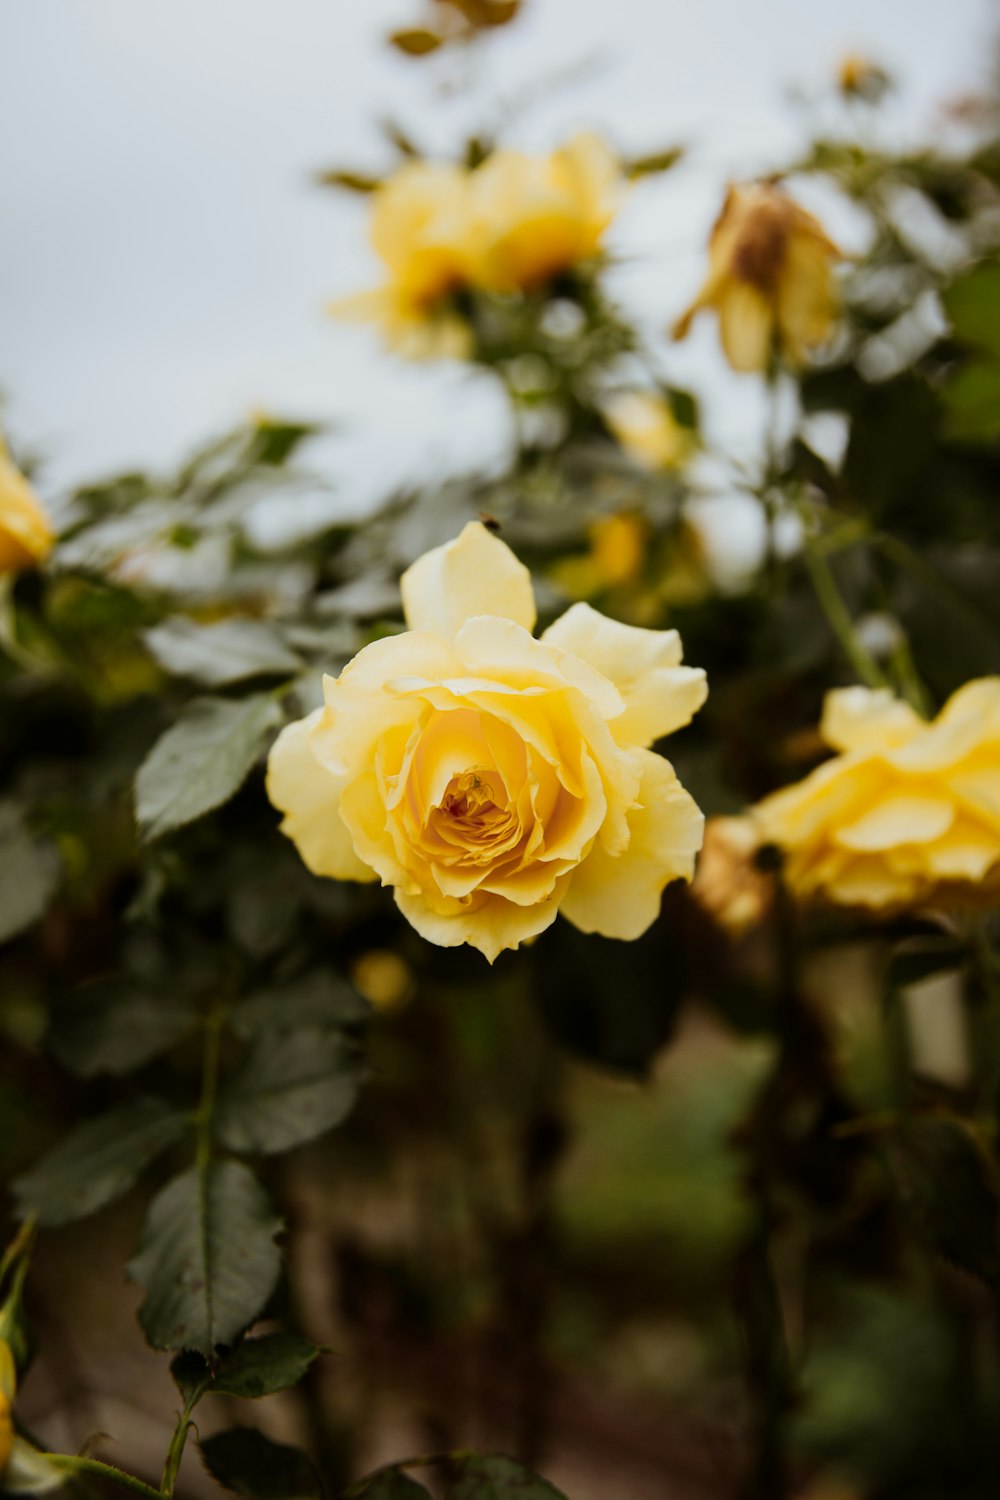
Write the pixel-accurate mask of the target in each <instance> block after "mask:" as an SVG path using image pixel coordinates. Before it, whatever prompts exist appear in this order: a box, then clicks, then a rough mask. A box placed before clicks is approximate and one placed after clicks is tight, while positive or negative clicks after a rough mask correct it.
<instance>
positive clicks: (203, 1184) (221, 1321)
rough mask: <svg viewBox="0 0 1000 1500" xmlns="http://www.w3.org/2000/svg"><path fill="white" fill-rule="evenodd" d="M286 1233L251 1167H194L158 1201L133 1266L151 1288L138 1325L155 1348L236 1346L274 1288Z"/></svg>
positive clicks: (209, 1351) (202, 1349)
mask: <svg viewBox="0 0 1000 1500" xmlns="http://www.w3.org/2000/svg"><path fill="white" fill-rule="evenodd" d="M281 1228H282V1223H281V1220H280V1219H279V1218H278V1217H277V1216H276V1215H275V1213H274V1210H273V1209H272V1207H271V1203H270V1201H269V1199H268V1197H267V1195H266V1193H265V1192H264V1190H263V1188H262V1187H261V1186H260V1183H259V1182H258V1181H257V1179H256V1177H255V1176H254V1174H253V1173H252V1172H251V1171H250V1169H249V1167H245V1166H243V1165H242V1163H240V1162H234V1161H223V1162H219V1161H213V1162H210V1163H208V1165H207V1166H205V1167H203V1168H199V1167H197V1166H196V1167H192V1168H191V1169H190V1171H187V1172H184V1173H183V1174H182V1175H181V1176H180V1177H175V1178H174V1179H173V1181H172V1182H169V1183H168V1184H167V1186H166V1187H165V1188H164V1189H163V1191H162V1192H161V1193H159V1194H158V1195H157V1197H156V1198H154V1200H153V1202H152V1204H151V1205H150V1208H149V1213H148V1214H147V1215H146V1222H145V1224H144V1226H143V1232H142V1242H141V1244H140V1246H139V1250H138V1253H137V1254H136V1255H135V1256H134V1257H133V1259H132V1261H131V1262H130V1264H129V1267H128V1274H129V1276H130V1277H131V1279H132V1280H133V1281H137V1282H138V1283H139V1285H140V1286H143V1287H145V1289H146V1299H145V1301H144V1302H143V1304H142V1306H141V1307H140V1309H139V1321H140V1322H141V1324H142V1326H143V1329H144V1331H145V1334H146V1337H147V1339H148V1340H149V1342H150V1343H151V1344H152V1345H153V1347H154V1349H196V1350H198V1352H199V1353H201V1354H205V1355H207V1356H211V1355H212V1353H213V1351H214V1350H215V1346H216V1345H217V1344H231V1343H232V1342H233V1341H234V1340H235V1339H236V1337H237V1335H238V1334H240V1333H242V1331H243V1329H244V1328H246V1327H247V1326H248V1325H249V1324H250V1323H252V1322H253V1320H254V1318H255V1317H257V1315H258V1313H259V1312H260V1310H261V1308H262V1307H263V1306H264V1304H265V1303H266V1301H267V1299H268V1297H269V1296H270V1295H271V1292H272V1291H273V1289H274V1285H275V1282H276V1281H277V1279H278V1272H279V1270H280V1268H281V1252H280V1250H279V1249H278V1247H277V1245H276V1244H275V1236H276V1235H277V1234H278V1233H279V1231H280V1230H281Z"/></svg>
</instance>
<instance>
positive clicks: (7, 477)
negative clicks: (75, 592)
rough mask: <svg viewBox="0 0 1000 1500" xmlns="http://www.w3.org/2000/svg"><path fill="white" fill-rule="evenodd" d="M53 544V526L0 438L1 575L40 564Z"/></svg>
mask: <svg viewBox="0 0 1000 1500" xmlns="http://www.w3.org/2000/svg"><path fill="white" fill-rule="evenodd" d="M52 542H53V531H52V526H51V524H50V522H49V518H48V516H47V515H46V514H45V511H44V510H43V509H42V503H41V501H40V500H39V498H38V496H37V495H36V494H35V491H34V490H33V489H32V487H31V485H30V484H29V483H28V481H27V480H26V479H25V477H24V475H23V474H22V473H21V472H20V470H19V469H18V468H17V467H16V466H15V465H14V464H13V463H12V462H11V460H10V458H9V457H8V456H7V450H6V448H5V446H4V444H3V441H2V439H0V574H2V573H13V572H20V570H21V569H22V568H29V567H32V566H33V565H34V564H35V563H39V562H41V561H42V559H43V558H45V557H46V556H47V555H48V553H49V551H50V550H51V547H52Z"/></svg>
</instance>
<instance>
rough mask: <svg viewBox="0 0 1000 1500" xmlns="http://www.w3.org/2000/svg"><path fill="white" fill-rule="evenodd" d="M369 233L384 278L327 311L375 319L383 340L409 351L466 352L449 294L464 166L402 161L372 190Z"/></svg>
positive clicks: (458, 281)
mask: <svg viewBox="0 0 1000 1500" xmlns="http://www.w3.org/2000/svg"><path fill="white" fill-rule="evenodd" d="M369 236H370V239H371V243H372V246H373V248H374V250H375V252H376V254H377V255H378V256H379V258H380V260H381V261H382V263H383V265H384V266H385V268H386V270H387V271H388V273H389V276H388V280H387V281H386V282H385V284H384V285H383V286H381V287H376V288H375V289H374V290H372V291H368V292H361V293H359V294H357V295H356V296H353V297H344V298H341V299H340V300H339V301H337V302H334V303H331V305H330V311H331V312H332V313H333V314H334V315H335V316H337V317H342V318H354V319H359V320H361V321H363V322H373V323H376V324H378V325H379V327H380V328H381V330H382V333H383V335H384V337H385V339H386V342H387V343H388V344H389V345H390V347H391V348H393V349H395V350H396V351H397V353H400V354H403V355H406V356H408V357H410V358H432V357H449V356H450V357H454V358H461V357H463V356H464V355H465V354H467V353H468V351H469V339H470V334H469V328H468V325H467V324H466V323H465V321H464V319H462V318H461V317H459V316H458V314H457V313H456V312H454V310H453V309H452V308H451V307H450V306H449V303H448V299H449V297H450V295H451V293H453V292H454V291H456V290H457V289H458V288H459V287H460V286H462V285H464V284H465V281H466V279H467V277H466V267H467V264H468V258H469V243H470V240H469V236H470V218H469V195H468V173H467V172H465V171H464V170H463V169H462V168H461V167H456V166H449V165H447V164H445V163H443V162H424V161H414V162H407V164H406V165H405V166H404V167H401V168H400V170H399V171H398V172H396V173H395V174H394V176H392V177H390V178H388V179H387V180H386V181H385V182H384V183H382V185H381V186H380V187H379V188H378V189H376V191H375V193H374V195H373V201H372V213H371V223H370V226H369Z"/></svg>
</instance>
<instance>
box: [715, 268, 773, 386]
mask: <svg viewBox="0 0 1000 1500" xmlns="http://www.w3.org/2000/svg"><path fill="white" fill-rule="evenodd" d="M718 308H719V335H720V337H721V339H722V347H723V349H724V350H725V354H726V358H727V359H728V361H729V363H730V364H731V365H732V367H733V369H734V370H739V371H740V372H741V373H746V374H749V373H752V372H754V371H760V370H766V369H767V366H768V363H769V361H770V358H771V344H772V341H773V337H774V312H773V309H772V307H771V304H770V302H769V301H768V299H767V297H765V296H764V295H763V293H762V292H759V291H758V290H757V288H756V287H753V286H750V285H749V284H748V283H747V282H741V281H731V282H729V283H728V284H727V285H726V286H725V288H724V289H723V291H722V293H721V294H720V297H719V302H718Z"/></svg>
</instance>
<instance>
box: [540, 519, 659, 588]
mask: <svg viewBox="0 0 1000 1500" xmlns="http://www.w3.org/2000/svg"><path fill="white" fill-rule="evenodd" d="M587 538H588V541H589V543H590V545H589V547H588V549H587V551H586V552H584V553H580V554H577V555H574V556H570V557H561V558H560V559H559V560H558V561H557V562H556V563H554V564H553V566H552V568H551V570H550V576H551V577H552V579H553V580H554V581H555V582H556V583H557V584H558V585H559V586H560V588H562V589H565V591H566V593H567V594H569V595H571V596H572V597H573V598H574V599H591V598H593V597H594V595H595V594H603V593H606V592H607V590H608V589H612V588H620V587H622V586H623V585H625V584H630V583H633V582H634V581H635V579H636V578H638V577H639V575H640V573H641V572H642V570H643V567H644V565H645V562H646V557H647V551H648V546H649V523H648V521H646V520H645V518H644V517H643V516H640V515H637V514H636V512H635V511H631V510H629V511H619V512H618V514H617V515H613V516H599V517H598V518H597V520H596V521H591V522H590V524H589V525H588V527H587Z"/></svg>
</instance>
